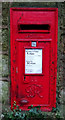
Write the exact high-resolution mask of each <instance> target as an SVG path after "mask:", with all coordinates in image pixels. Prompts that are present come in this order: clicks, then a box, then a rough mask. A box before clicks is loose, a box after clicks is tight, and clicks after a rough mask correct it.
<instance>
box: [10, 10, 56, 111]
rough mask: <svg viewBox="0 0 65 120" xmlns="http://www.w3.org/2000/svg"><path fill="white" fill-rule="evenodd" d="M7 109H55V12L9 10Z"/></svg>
mask: <svg viewBox="0 0 65 120" xmlns="http://www.w3.org/2000/svg"><path fill="white" fill-rule="evenodd" d="M10 31H11V106H13V102H14V101H16V102H17V104H18V105H19V106H20V108H21V109H24V110H27V108H28V106H30V105H33V106H41V109H43V110H48V111H49V110H52V107H56V79H57V34H58V9H57V8H11V9H10Z"/></svg>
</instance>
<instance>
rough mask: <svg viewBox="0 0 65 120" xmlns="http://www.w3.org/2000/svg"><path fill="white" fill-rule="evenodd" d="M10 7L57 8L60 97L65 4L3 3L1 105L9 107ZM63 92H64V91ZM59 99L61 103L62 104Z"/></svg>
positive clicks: (64, 68)
mask: <svg viewBox="0 0 65 120" xmlns="http://www.w3.org/2000/svg"><path fill="white" fill-rule="evenodd" d="M10 7H58V62H57V71H58V72H57V76H58V77H57V81H58V80H59V81H60V83H61V96H63V95H65V92H64V94H63V89H65V88H64V85H65V82H64V80H65V74H64V72H65V64H64V62H65V32H64V30H65V3H63V2H61V3H60V2H39V3H38V2H29V3H28V2H21V3H20V2H16V3H15V2H3V3H2V79H0V80H1V81H2V104H3V109H4V108H5V106H8V105H10V92H9V89H10V15H9V13H10ZM0 54H1V53H0ZM64 91H65V90H64ZM64 102H65V101H63V98H62V97H61V103H62V104H65V103H64Z"/></svg>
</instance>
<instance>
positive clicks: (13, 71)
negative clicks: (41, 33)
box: [10, 7, 58, 111]
mask: <svg viewBox="0 0 65 120" xmlns="http://www.w3.org/2000/svg"><path fill="white" fill-rule="evenodd" d="M20 10H22V11H25V10H27V11H33V10H35V11H55V12H56V32H55V36H56V37H55V38H56V40H55V43H56V46H55V48H56V49H55V53H56V54H55V61H56V62H55V63H54V65H55V68H56V69H55V70H54V71H55V72H54V76H55V83H54V86H55V87H54V88H55V89H54V95H53V96H52V94H53V92H52V82H50V83H49V84H50V90H49V91H50V98H51V99H50V98H49V101H50V104H49V105H44V106H46V107H45V109H47V110H48V111H50V110H51V109H52V106H53V107H56V80H57V38H58V8H14V7H13V8H10V39H11V42H10V45H11V52H10V53H11V107H12V106H13V101H16V95H15V94H16V81H15V79H13V78H15V65H14V62H13V61H14V60H15V59H13V51H14V50H15V45H14V43H13V35H12V32H13V29H14V27H13V26H12V14H13V11H20ZM23 40H25V41H31V39H28V40H26V39H23ZM23 40H21V39H19V40H18V39H17V40H16V41H22V42H23ZM32 41H33V40H32ZM34 41H37V39H34ZM41 41H45V39H41ZM49 41H51V39H50V40H49ZM33 48H34V47H33ZM38 49H39V48H38ZM40 49H42V48H40ZM30 75H31V74H30ZM53 98H54V100H53ZM52 100H53V101H54V103H53V104H52V105H51V101H52ZM23 109H24V108H23Z"/></svg>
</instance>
